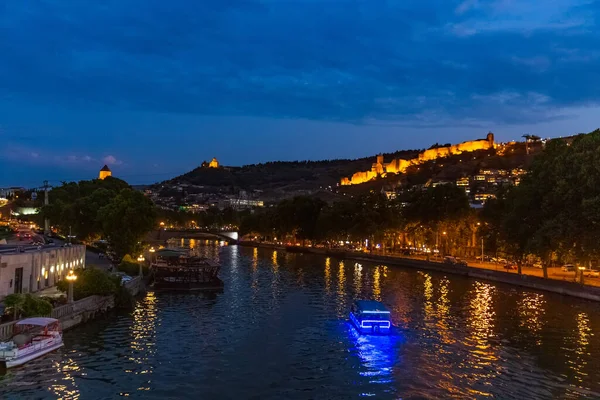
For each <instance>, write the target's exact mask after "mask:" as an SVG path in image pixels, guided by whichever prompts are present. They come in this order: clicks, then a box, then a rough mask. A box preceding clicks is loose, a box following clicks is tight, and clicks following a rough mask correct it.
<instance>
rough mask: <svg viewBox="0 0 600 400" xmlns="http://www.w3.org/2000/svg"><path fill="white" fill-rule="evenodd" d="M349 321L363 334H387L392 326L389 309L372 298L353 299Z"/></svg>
mask: <svg viewBox="0 0 600 400" xmlns="http://www.w3.org/2000/svg"><path fill="white" fill-rule="evenodd" d="M350 321H351V322H352V324H353V325H354V327H355V328H356V330H357V331H358V332H359V333H363V334H371V335H387V334H389V333H390V330H391V328H392V322H391V313H390V310H388V309H387V308H386V307H385V306H384V305H383V303H381V302H379V301H374V300H357V301H355V302H354V304H353V305H352V310H351V311H350Z"/></svg>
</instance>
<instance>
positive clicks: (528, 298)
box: [517, 292, 546, 345]
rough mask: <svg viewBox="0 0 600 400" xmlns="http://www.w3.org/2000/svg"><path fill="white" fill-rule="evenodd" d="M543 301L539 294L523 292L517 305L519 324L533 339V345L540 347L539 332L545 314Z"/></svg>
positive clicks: (541, 295) (542, 296)
mask: <svg viewBox="0 0 600 400" xmlns="http://www.w3.org/2000/svg"><path fill="white" fill-rule="evenodd" d="M545 303H546V301H545V299H544V295H543V294H541V293H530V292H525V293H523V294H522V295H521V298H520V300H519V301H518V303H517V309H518V311H519V317H520V318H519V324H520V326H521V327H522V328H523V329H527V330H528V331H529V333H530V335H531V337H534V338H535V344H536V345H540V344H541V343H542V341H541V336H540V335H541V332H542V328H543V317H544V313H545V311H546V310H545V308H544V307H545Z"/></svg>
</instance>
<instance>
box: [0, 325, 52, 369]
mask: <svg viewBox="0 0 600 400" xmlns="http://www.w3.org/2000/svg"><path fill="white" fill-rule="evenodd" d="M14 329H15V332H14V333H15V334H14V336H13V338H12V340H11V341H10V342H2V343H0V364H1V365H3V366H4V367H5V368H12V367H17V366H19V365H23V364H25V363H26V362H28V361H31V360H33V359H35V358H38V357H40V356H42V355H44V354H46V353H49V352H51V351H53V350H56V349H58V348H59V347H62V345H63V340H62V331H61V328H60V321H59V320H57V319H54V318H45V317H36V318H26V319H23V320H21V321H19V322H17V323H16V324H15V328H14Z"/></svg>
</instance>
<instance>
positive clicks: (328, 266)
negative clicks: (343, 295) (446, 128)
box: [324, 257, 331, 294]
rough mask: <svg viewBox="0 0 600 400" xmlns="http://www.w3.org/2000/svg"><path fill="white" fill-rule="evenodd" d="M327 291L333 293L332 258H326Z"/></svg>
mask: <svg viewBox="0 0 600 400" xmlns="http://www.w3.org/2000/svg"><path fill="white" fill-rule="evenodd" d="M324 273H325V292H326V293H327V294H329V293H331V258H329V257H327V258H326V259H325V271H324Z"/></svg>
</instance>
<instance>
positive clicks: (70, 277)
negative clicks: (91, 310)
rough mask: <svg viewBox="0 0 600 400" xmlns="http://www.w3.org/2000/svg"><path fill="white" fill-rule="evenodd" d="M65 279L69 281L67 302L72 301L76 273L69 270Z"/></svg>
mask: <svg viewBox="0 0 600 400" xmlns="http://www.w3.org/2000/svg"><path fill="white" fill-rule="evenodd" d="M66 279H67V281H68V282H69V292H68V293H67V301H68V302H69V303H72V302H73V283H74V282H75V281H76V280H77V275H75V273H74V272H73V270H70V271H69V273H68V274H67V276H66Z"/></svg>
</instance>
